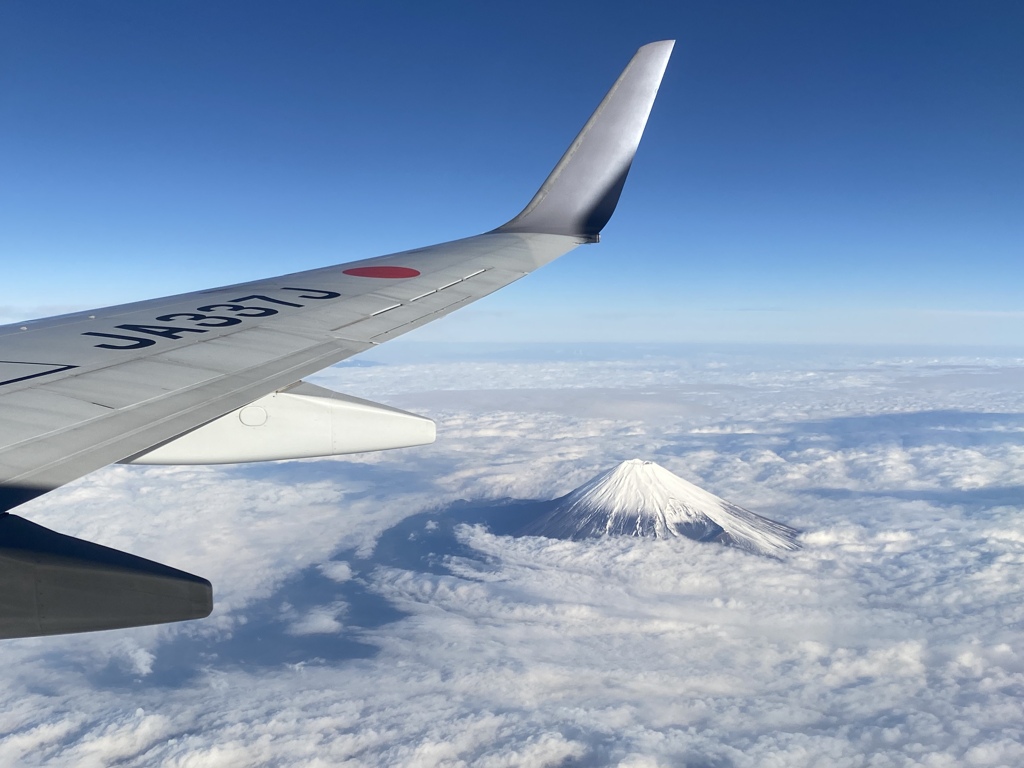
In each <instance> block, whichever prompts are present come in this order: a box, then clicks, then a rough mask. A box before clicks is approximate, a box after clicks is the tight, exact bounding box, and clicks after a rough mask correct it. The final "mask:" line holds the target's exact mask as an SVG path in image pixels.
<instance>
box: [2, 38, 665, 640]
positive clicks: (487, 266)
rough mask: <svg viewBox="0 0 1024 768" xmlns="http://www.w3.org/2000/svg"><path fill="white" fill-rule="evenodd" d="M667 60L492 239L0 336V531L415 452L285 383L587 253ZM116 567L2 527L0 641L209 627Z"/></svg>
mask: <svg viewBox="0 0 1024 768" xmlns="http://www.w3.org/2000/svg"><path fill="white" fill-rule="evenodd" d="M672 46H673V43H672V41H664V42H658V43H651V44H649V45H646V46H644V47H643V48H641V49H640V50H639V51H638V52H637V54H636V55H635V56H634V58H633V59H632V60H631V61H630V63H629V65H628V66H627V68H626V69H625V70H624V71H623V73H622V75H621V76H620V77H619V79H618V80H617V81H616V83H615V85H614V86H613V87H612V89H611V90H610V91H609V93H608V94H607V96H605V98H604V100H603V101H602V102H601V104H600V106H599V107H598V109H597V111H596V112H595V113H594V115H593V116H592V117H591V118H590V120H589V121H588V122H587V124H586V125H585V126H584V128H583V130H582V131H581V132H580V134H579V136H578V137H577V138H576V140H575V141H574V142H573V143H572V145H571V146H570V148H569V150H568V151H567V152H566V154H565V156H564V157H563V158H562V160H561V161H560V162H559V164H558V165H557V166H556V167H555V169H554V171H552V173H551V175H550V176H549V177H548V179H547V181H545V182H544V185H543V186H542V187H541V189H540V191H538V193H537V195H536V196H535V197H534V199H533V200H532V201H531V202H530V204H529V205H528V206H527V207H526V209H525V210H524V211H523V212H522V213H520V214H519V215H518V216H517V217H515V218H514V219H512V220H511V221H510V222H509V223H508V224H506V225H504V226H502V227H499V228H498V229H496V230H494V231H492V232H488V233H486V234H482V235H477V236H475V237H470V238H466V239H463V240H456V241H454V242H450V243H443V244H441V245H434V246H429V247H426V248H419V249H415V250H412V251H405V252H402V253H396V254H391V255H388V256H381V257H377V258H372V259H366V260H363V261H357V262H352V263H349V264H341V265H337V266H332V267H326V268H323V269H317V270H311V271H307V272H297V273H293V274H289V275H283V276H281V277H276V278H272V279H269V280H260V281H256V282H251V283H242V284H238V285H232V286H226V287H223V288H215V289H212V290H208V291H200V292H197V293H189V294H182V295H178V296H169V297H166V298H161V299H153V300H150V301H142V302H138V303H135V304H126V305H122V306H115V307H106V308H102V309H96V310H92V311H87V312H79V313H75V314H70V315H63V316H60V317H53V318H48V319H43V320H36V321H31V322H27V323H22V324H18V325H8V326H3V327H0V512H3V511H6V510H10V509H12V508H13V507H16V506H17V505H19V504H22V503H23V502H25V501H27V500H29V499H31V498H34V497H35V496H38V495H40V494H42V493H46V492H47V491H49V490H52V489H54V488H56V487H58V486H60V485H63V484H64V483H67V482H69V481H71V480H74V479H76V478H78V477H81V476H83V475H85V474H87V473H89V472H92V471H93V470H96V469H98V468H100V467H103V466H105V465H107V464H110V463H113V462H118V461H137V462H150V463H206V462H216V461H249V460H257V459H262V458H268V459H269V458H274V459H276V458H289V457H299V456H311V455H330V454H334V453H347V452H354V451H358V450H378V449H381V448H390V447H400V446H404V445H414V444H421V443H424V442H430V441H431V440H432V439H433V425H432V424H430V423H429V422H427V420H425V419H422V418H421V417H416V416H414V415H412V414H405V413H404V412H401V411H396V410H395V409H391V408H387V407H386V406H380V405H377V404H374V403H367V402H366V401H359V400H356V399H355V398H349V397H346V396H344V395H340V394H337V393H331V392H326V391H325V390H321V389H320V388H315V387H311V386H310V385H308V384H305V383H303V382H301V379H302V378H303V377H304V376H307V375H309V374H311V373H314V372H316V371H318V370H320V369H322V368H325V367H327V366H329V365H332V364H334V363H337V362H339V361H341V360H344V359H345V358H347V357H351V356H352V355H355V354H358V353H360V352H363V351H365V350H367V349H370V348H372V347H374V346H376V345H377V344H381V343H383V342H385V341H387V340H389V339H392V338H394V337H396V336H398V335H401V334H403V333H406V332H407V331H410V330H413V329H414V328H418V327H420V326H421V325H424V324H425V323H428V322H430V321H431V320H434V319H436V318H439V317H442V316H444V315H446V314H448V313H450V312H452V311H454V310H456V309H458V308H459V307H462V306H465V305H466V304H469V303H471V302H473V301H476V300H477V299H479V298H481V297H483V296H486V295H487V294H489V293H492V292H493V291H496V290H498V289H499V288H501V287H503V286H505V285H508V284H509V283H511V282H513V281H515V280H518V279H519V278H520V277H523V276H524V275H526V274H528V273H529V272H532V271H533V270H535V269H537V268H538V267H540V266H543V265H544V264H546V263H548V262H549V261H552V260H553V259H555V258H557V257H559V256H561V255H562V254H564V253H566V252H568V251H570V250H572V249H573V248H575V247H576V246H577V245H580V244H583V243H592V242H596V241H597V239H598V235H599V232H600V230H601V228H602V227H603V226H604V225H605V223H606V222H607V221H608V218H609V217H610V216H611V213H612V211H613V210H614V208H615V204H616V203H617V201H618V197H619V193H620V192H621V189H622V185H623V183H624V181H625V177H626V174H627V172H628V170H629V166H630V163H631V162H632V159H633V155H634V153H635V151H636V148H637V145H638V143H639V141H640V137H641V134H642V132H643V129H644V126H645V124H646V121H647V117H648V114H649V113H650V110H651V106H652V104H653V102H654V98H655V95H656V94H657V90H658V86H659V84H660V82H661V78H662V74H663V72H664V69H665V66H666V64H667V62H668V58H669V55H670V53H671V50H672ZM425 422H426V424H425ZM261 430H263V431H262V432H261ZM272 430H276V431H272ZM260 434H265V435H267V437H266V439H263V440H260V439H258V437H257V436H258V435H260ZM26 526H28V527H27V528H26ZM47 537H49V538H47ZM53 537H59V538H58V539H54V538H53ZM89 548H95V549H89ZM99 550H103V551H102V552H100V551H99ZM110 553H114V554H110ZM125 558H129V559H132V556H131V555H126V554H124V553H116V552H114V551H113V550H106V549H105V548H102V547H97V546H96V545H92V544H88V543H87V542H79V541H78V540H76V539H70V537H64V536H61V535H60V534H55V533H53V532H51V531H46V529H43V528H40V527H39V526H34V525H33V524H31V523H28V522H27V521H23V520H21V519H20V518H17V517H15V516H13V515H9V514H7V515H3V516H2V517H0V595H3V594H4V593H6V594H7V595H10V596H13V597H8V598H4V597H2V596H0V637H3V636H7V637H14V636H24V635H30V634H53V633H57V632H69V631H85V630H90V629H104V628H111V627H118V626H133V625H137V624H145V623H157V622H161V621H172V620H178V619H183V618H195V617H197V616H204V615H207V614H208V613H209V610H210V608H211V606H212V602H211V600H212V597H211V593H210V592H209V583H208V582H205V581H204V580H202V579H198V578H197V577H193V576H190V575H188V574H183V573H182V572H180V571H174V570H173V569H169V568H166V566H159V565H158V564H155V563H150V562H149V561H144V560H141V559H140V558H133V559H132V561H131V562H129V561H128V560H125ZM135 561H137V562H135ZM160 568H163V569H165V571H166V573H165V572H162V571H160V572H158V569H160ZM26 569H27V570H26ZM154 569H157V570H154ZM47 574H49V575H47ZM33 585H34V586H33ZM161 590H163V591H162V592H161ZM165 593H166V594H165ZM139 594H144V595H148V596H149V597H148V598H147V599H144V600H141V601H140V599H139V598H138V595H139ZM140 606H142V607H140Z"/></svg>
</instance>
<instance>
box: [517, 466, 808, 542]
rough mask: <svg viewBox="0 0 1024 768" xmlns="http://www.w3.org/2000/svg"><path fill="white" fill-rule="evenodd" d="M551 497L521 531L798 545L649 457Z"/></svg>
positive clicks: (792, 534) (788, 532)
mask: <svg viewBox="0 0 1024 768" xmlns="http://www.w3.org/2000/svg"><path fill="white" fill-rule="evenodd" d="M556 501H557V505H556V506H555V508H554V509H553V510H551V511H550V512H548V513H547V514H546V515H544V516H542V517H540V518H539V519H537V520H535V521H533V522H532V523H530V524H529V525H528V526H526V527H525V528H524V529H523V530H522V533H523V534H525V535H529V536H547V537H549V538H556V539H582V538H588V537H594V536H651V537H654V538H668V537H671V536H686V537H687V538H690V539H694V540H696V541H718V542H721V543H724V544H731V545H733V546H737V547H740V548H742V549H746V550H749V551H751V552H757V553H761V554H778V553H779V552H783V551H788V550H794V549H799V546H800V545H799V544H798V543H797V542H796V536H797V533H798V532H797V531H795V530H793V529H792V528H790V527H788V526H785V525H782V524H781V523H777V522H775V521H774V520H769V519H768V518H765V517H761V516H760V515H755V514H754V513H753V512H749V511H748V510H746V509H743V508H742V507H738V506H736V505H735V504H731V503H729V502H728V501H725V500H724V499H720V498H719V497H718V496H715V495H714V494H711V493H708V492H707V491H705V490H704V489H702V488H698V487H697V486H696V485H694V484H693V483H689V482H687V481H686V480H683V479H682V478H681V477H677V476H676V475H674V474H672V473H671V472H669V471H668V470H667V469H665V468H664V467H661V466H659V465H657V464H655V463H654V462H651V461H641V460H640V459H631V460H629V461H624V462H622V463H621V464H619V465H618V466H616V467H613V468H612V469H609V470H608V471H607V472H603V473H601V474H600V475H598V476H597V477H595V478H594V479H593V480H591V481H590V482H588V483H586V484H584V485H582V486H580V487H579V488H577V489H576V490H575V491H573V492H572V493H570V494H569V495H568V496H563V497H562V498H561V499H558V500H556Z"/></svg>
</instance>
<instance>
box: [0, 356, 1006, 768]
mask: <svg viewBox="0 0 1024 768" xmlns="http://www.w3.org/2000/svg"><path fill="white" fill-rule="evenodd" d="M1017 365H1018V361H999V360H966V359H961V360H956V359H946V360H942V359H940V360H933V359H918V360H913V359H911V360H894V359H887V358H881V357H875V358H868V357H862V358H859V359H854V358H850V357H833V358H827V359H825V358H822V359H812V360H803V361H794V360H793V359H778V358H772V357H769V356H763V357H754V358H738V359H733V358H729V359H721V357H720V356H715V355H705V356H704V357H701V356H700V355H693V356H691V357H688V358H684V359H679V360H673V359H670V358H664V357H660V358H657V359H653V360H631V361H630V360H625V361H623V360H618V361H615V360H613V361H609V362H601V361H591V362H589V363H586V364H578V363H560V362H558V361H541V362H529V361H526V362H513V363H495V362H486V361H484V362H465V363H458V364H448V365H441V364H424V365H395V366H384V367H375V368H365V369H363V368H339V369H334V370H332V371H331V372H329V373H328V374H327V375H326V376H325V377H324V380H328V381H329V384H330V385H331V386H335V387H337V388H339V389H341V390H343V391H349V392H352V393H353V394H357V395H361V396H369V397H373V398H376V399H380V400H384V401H387V402H394V403H396V404H398V405H402V406H405V407H413V406H414V405H415V406H416V407H419V408H422V409H423V410H424V412H426V413H428V415H431V416H433V417H435V418H438V419H439V420H440V421H441V429H440V434H439V441H438V443H437V444H436V445H434V446H431V447H429V448H426V449H417V450H413V451H401V452H390V453H383V454H371V455H366V456H360V457H352V459H351V460H345V461H321V462H317V461H310V462H301V463H292V464H288V463H283V464H275V465H266V466H262V467H250V468H170V469H162V468H136V467H114V468H110V469H107V470H104V471H103V472H100V473H96V474H94V475H92V476H90V477H88V478H85V479H84V480H83V481H80V482H78V483H76V484H74V485H72V486H68V487H66V488H64V489H62V490H60V491H58V492H57V493H55V494H52V495H50V496H48V497H43V498H42V499H39V500H37V501H36V502H34V503H33V504H32V505H31V506H30V507H28V508H27V509H26V510H25V514H26V516H28V517H31V518H32V519H34V520H37V521H39V522H41V523H43V524H45V525H49V526H52V527H54V528H56V529H57V530H60V531H62V532H67V533H71V534H73V535H78V536H83V537H85V538H90V539H92V540H96V541H100V542H101V543H104V544H108V545H110V546H116V547H119V548H123V549H128V550H129V551H133V552H137V553H139V554H143V555H145V556H148V557H153V558H155V559H158V560H161V561H162V562H167V563H169V564H172V565H175V566H178V567H183V568H186V569H188V570H191V571H193V572H196V573H200V574H202V575H204V576H207V577H209V578H211V579H212V580H213V582H214V584H215V590H216V597H217V605H218V607H217V610H216V612H215V614H214V617H212V618H211V619H210V620H207V621H205V622H198V623H191V624H186V625H180V626H174V627H163V628H150V629H140V630H133V631H127V632H112V633H98V634H94V635H83V636H74V637H68V638H46V639H30V640H23V641H13V642H7V643H5V644H4V646H3V650H4V652H5V655H6V659H5V661H6V662H7V663H6V664H5V670H6V671H5V673H4V683H5V684H4V687H3V689H2V692H0V713H2V714H0V765H16V764H17V765H33V764H48V765H107V764H110V763H113V762H118V763H119V764H124V765H151V764H166V765H177V766H193V765H246V766H248V765H293V764H301V765H345V764H349V765H380V764H388V765H408V766H425V765H426V766H429V765H452V766H454V765H493V766H503V765H536V766H541V765H561V764H572V761H576V762H577V763H579V764H582V765H624V766H655V765H661V766H668V765H679V764H688V765H702V766H735V767H736V768H741V767H742V766H802V765H806V766H812V765H826V764H827V765H851V766H860V765H868V764H870V765H879V766H889V765H891V766H911V765H921V766H943V765H1014V764H1020V763H1022V762H1024V753H1022V748H1021V746H1020V745H1021V743H1022V742H1024V733H1022V728H1021V726H1020V723H1022V722H1024V703H1022V699H1021V697H1020V691H1022V690H1024V661H1022V659H1024V645H1022V638H1021V633H1020V627H1021V626H1024V601H1022V600H1021V599H1020V598H1021V588H1020V577H1019V574H1020V572H1021V566H1022V565H1024V517H1022V516H1021V513H1020V512H1021V510H1020V508H1021V506H1022V501H1021V500H1022V498H1024V496H1022V495H1021V494H1022V492H1024V491H1022V489H1024V469H1022V467H1024V462H1022V461H1021V459H1022V458H1024V456H1022V451H1024V393H1022V391H1021V389H1020V388H1019V387H1011V386H1009V383H1010V382H1012V381H1015V380H1016V379H1015V378H1014V376H1015V373H1016V372H1019V370H1020V369H1019V368H1017ZM951 377H955V378H951ZM321 383H323V381H322V382H321ZM510 386H514V387H516V394H515V397H510V396H509V395H508V393H509V392H510V390H509V387H510ZM531 387H532V388H534V389H535V390H537V391H536V392H535V393H533V394H535V395H536V397H533V396H532V394H531V392H530V389H531ZM375 388H376V392H375V391H374V389H375ZM485 390H492V391H489V392H488V391H485ZM467 392H471V393H476V394H474V395H472V396H468V395H466V393H467ZM644 393H653V394H644ZM617 400H619V401H621V403H622V404H623V407H622V408H621V409H620V410H619V411H618V412H616V408H615V404H616V402H617ZM503 401H504V402H507V403H508V407H499V406H500V405H501V403H502V402H503ZM634 456H640V457H643V458H652V459H655V460H657V461H658V462H659V463H661V464H663V465H664V466H666V467H667V468H668V469H670V470H672V471H674V472H677V473H679V474H680V475H682V476H683V477H686V478H687V479H689V480H691V481H694V482H697V483H698V484H701V485H703V486H705V487H707V488H708V489H709V490H711V491H713V492H715V493H717V494H719V495H721V496H723V497H725V498H727V499H729V500H731V501H734V502H737V503H739V504H741V505H743V506H746V507H748V508H750V509H752V510H753V511H756V512H760V513H763V514H766V515H768V516H769V517H775V518H777V519H780V520H782V521H783V522H788V523H792V524H795V525H797V526H799V527H802V528H804V529H805V530H806V534H805V535H804V538H803V541H804V545H805V547H804V549H803V550H802V551H801V552H798V553H795V554H794V555H792V556H789V557H787V558H785V559H784V560H781V561H775V560H768V559H762V558H757V557H753V556H750V555H748V554H746V553H743V552H738V551H731V550H728V549H725V548H722V547H711V546H702V545H698V544H695V543H692V542H688V541H647V540H603V541H585V542H559V541H550V540H544V539H532V538H520V539H515V538H510V537H507V536H499V535H496V534H494V533H491V532H488V531H487V530H486V529H485V528H483V527H480V526H479V525H476V524H475V523H476V522H478V520H477V519H474V518H473V517H472V514H473V513H474V512H473V511H474V510H477V511H479V510H480V509H481V507H480V505H479V504H478V505H476V506H475V507H474V506H473V505H468V504H462V505H459V504H455V505H454V506H451V505H452V503H453V502H457V500H459V499H472V500H478V501H482V502H485V501H486V500H492V501H493V500H498V499H502V498H506V497H513V498H526V499H528V498H550V497H551V496H554V495H559V494H562V493H565V492H567V491H569V490H571V489H572V488H573V487H575V486H576V485H578V484H580V483H581V482H583V481H584V480H586V479H588V478H589V477H590V476H592V475H593V474H594V473H596V472H597V471H599V470H601V469H603V468H606V467H608V466H610V465H611V464H613V463H615V462H616V461H618V460H621V459H624V458H632V457H634ZM494 509H495V510H499V511H500V509H501V507H495V508H494ZM494 514H498V512H494ZM413 515H418V517H415V518H413V519H412V520H409V521H407V525H408V527H407V528H403V527H402V525H403V524H402V523H401V522H400V521H402V520H403V519H405V518H408V517H410V516H413ZM456 523H461V526H456V528H455V529H454V530H455V531H456V533H455V534H454V538H453V533H452V531H453V528H452V526H453V525H455V524H456ZM389 530H391V531H392V533H389V534H387V535H385V536H384V538H382V539H380V547H378V549H377V551H376V552H373V546H374V543H375V542H376V541H377V540H378V537H380V536H381V534H382V533H383V532H385V531H389ZM411 533H415V536H414V537H412V538H410V536H409V534H411ZM392 534H393V535H392ZM371 553H372V554H371Z"/></svg>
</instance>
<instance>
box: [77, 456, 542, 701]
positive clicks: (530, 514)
mask: <svg viewBox="0 0 1024 768" xmlns="http://www.w3.org/2000/svg"><path fill="white" fill-rule="evenodd" d="M309 466H314V468H315V465H309ZM552 503H553V502H550V501H545V502H537V501H529V502H521V501H497V502H467V501H459V502H456V503H454V504H452V505H450V506H449V507H447V508H444V509H438V510H432V511H428V512H423V513H420V514H416V515H413V516H411V517H408V518H406V519H404V520H402V521H401V522H400V523H398V524H397V525H395V526H394V527H392V528H390V529H389V530H387V531H385V532H384V533H383V534H382V535H381V536H380V538H379V540H378V542H377V545H376V547H375V549H374V551H373V553H372V554H371V555H370V556H368V557H359V556H357V554H356V550H343V551H339V552H336V553H335V554H334V555H333V556H332V557H331V558H330V562H334V563H338V564H341V563H347V564H348V566H349V567H350V569H351V578H349V579H347V580H345V581H338V580H335V579H332V578H329V577H328V576H326V575H324V571H323V570H322V569H321V566H322V565H323V564H318V565H315V566H311V567H309V568H306V569H304V570H302V571H300V572H299V573H297V574H296V575H294V576H293V577H291V578H289V579H288V580H287V581H286V582H285V583H284V584H282V585H281V586H280V587H279V588H278V589H277V590H276V591H275V592H274V594H272V595H270V596H268V597H266V598H263V599H261V600H258V601H256V602H254V603H252V604H250V605H248V606H246V607H245V608H244V610H243V614H244V617H245V618H244V623H241V624H239V625H237V626H236V627H234V628H233V629H232V631H231V632H230V634H224V635H217V634H209V633H206V632H203V631H202V627H201V626H200V625H197V626H196V627H194V628H193V627H189V626H188V625H184V626H183V628H182V631H181V632H180V633H179V634H177V635H175V636H174V638H173V639H171V640H170V641H168V642H166V643H164V644H162V645H161V646H159V648H157V649H156V652H155V653H156V657H155V659H154V660H153V663H152V671H151V672H150V673H149V674H148V675H145V676H143V677H140V675H139V673H138V671H137V670H133V669H130V668H129V665H127V664H126V663H125V661H124V660H123V659H115V660H112V661H111V662H110V663H109V664H108V665H107V666H106V667H104V668H103V669H101V670H99V671H98V672H96V673H94V674H93V675H91V681H92V682H93V683H94V684H95V685H98V686H101V687H104V688H114V689H118V688H126V687H132V688H134V687H137V686H138V685H139V684H144V685H147V686H157V687H178V686H183V685H185V684H187V683H189V682H190V681H191V680H193V679H194V678H195V677H196V676H197V675H198V674H200V673H201V672H202V671H203V670H204V669H207V668H210V667H214V666H215V667H218V668H233V667H236V668H237V667H241V668H247V669H261V668H262V669H269V668H274V667H281V666H285V665H296V664H304V663H315V664H324V663H328V664H332V665H337V664H342V663H346V662H350V661H356V660H360V659H368V658H373V657H374V656H376V655H377V653H378V652H379V649H378V648H377V646H375V645H372V644H370V643H367V642H365V641H364V639H363V635H364V632H365V631H366V630H369V629H376V628H378V627H381V626H384V625H386V624H389V623H391V622H395V621H398V620H400V619H402V618H403V617H404V616H406V615H407V614H405V613H403V612H402V611H400V610H398V609H397V608H396V607H395V606H394V605H392V604H391V603H390V602H388V601H387V600H386V599H384V598H382V597H380V596H379V595H377V594H375V593H374V592H373V591H372V589H371V587H370V584H371V582H372V573H373V571H374V569H376V568H380V567H389V568H399V569H404V570H409V571H414V572H419V573H431V574H447V573H449V572H450V571H449V569H448V566H447V564H448V562H449V559H450V558H472V559H476V560H479V559H480V553H479V552H476V551H475V550H473V549H471V548H470V547H468V546H466V545H465V544H463V543H462V542H461V541H459V538H458V536H457V534H456V530H457V528H458V527H459V526H461V525H464V524H469V525H477V524H480V525H485V526H486V527H487V528H488V529H490V530H491V531H492V532H493V533H496V534H510V533H512V532H514V531H515V530H517V529H519V528H520V527H522V526H523V525H524V524H525V523H526V522H529V521H530V520H532V519H534V518H535V517H537V516H540V515H542V514H545V513H546V512H547V511H548V510H549V508H550V506H551V504H552ZM482 565H483V566H484V567H486V563H483V564H482ZM331 606H343V608H340V609H339V610H338V616H337V618H338V620H339V623H340V627H338V626H334V627H330V626H328V627H324V628H323V629H310V628H309V627H308V626H307V627H306V628H305V629H303V619H304V618H308V617H309V616H310V614H311V613H314V612H316V611H318V610H320V611H324V610H326V611H327V612H328V613H329V611H330V607H331ZM191 630H195V631H191Z"/></svg>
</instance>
